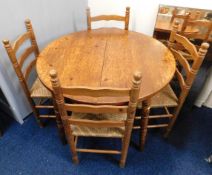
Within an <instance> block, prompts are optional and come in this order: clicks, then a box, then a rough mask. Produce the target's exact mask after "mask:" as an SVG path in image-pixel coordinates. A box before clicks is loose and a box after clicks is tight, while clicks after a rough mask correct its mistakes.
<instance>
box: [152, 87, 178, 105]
mask: <svg viewBox="0 0 212 175" xmlns="http://www.w3.org/2000/svg"><path fill="white" fill-rule="evenodd" d="M177 101H178V99H177V96H176V95H175V93H174V91H173V90H172V88H171V86H170V85H168V86H166V87H165V88H163V90H161V91H160V92H159V93H157V94H155V95H154V96H153V97H152V99H151V107H161V106H166V107H174V106H177V105H178V103H177Z"/></svg>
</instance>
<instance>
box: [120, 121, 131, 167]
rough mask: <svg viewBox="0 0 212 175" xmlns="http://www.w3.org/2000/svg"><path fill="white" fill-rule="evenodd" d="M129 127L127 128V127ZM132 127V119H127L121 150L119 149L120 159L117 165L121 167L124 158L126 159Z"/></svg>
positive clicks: (123, 165)
mask: <svg viewBox="0 0 212 175" xmlns="http://www.w3.org/2000/svg"><path fill="white" fill-rule="evenodd" d="M128 127H129V129H128ZM132 127H133V120H132V119H128V121H127V124H126V128H125V129H126V131H127V132H125V135H124V137H123V138H122V150H121V159H120V162H119V166H120V167H121V168H124V167H125V163H126V159H127V153H128V149H129V144H130V138H131V133H132Z"/></svg>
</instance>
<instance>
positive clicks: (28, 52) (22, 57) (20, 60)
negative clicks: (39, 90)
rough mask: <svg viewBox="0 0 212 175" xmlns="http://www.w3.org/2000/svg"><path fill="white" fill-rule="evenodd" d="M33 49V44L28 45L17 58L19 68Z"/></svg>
mask: <svg viewBox="0 0 212 175" xmlns="http://www.w3.org/2000/svg"><path fill="white" fill-rule="evenodd" d="M34 51H35V47H34V46H30V47H29V48H27V49H26V50H25V51H24V52H23V53H22V54H21V56H20V57H19V58H18V63H19V65H20V68H21V69H22V67H23V64H24V62H25V60H26V59H27V58H28V56H29V55H31V54H32V53H34Z"/></svg>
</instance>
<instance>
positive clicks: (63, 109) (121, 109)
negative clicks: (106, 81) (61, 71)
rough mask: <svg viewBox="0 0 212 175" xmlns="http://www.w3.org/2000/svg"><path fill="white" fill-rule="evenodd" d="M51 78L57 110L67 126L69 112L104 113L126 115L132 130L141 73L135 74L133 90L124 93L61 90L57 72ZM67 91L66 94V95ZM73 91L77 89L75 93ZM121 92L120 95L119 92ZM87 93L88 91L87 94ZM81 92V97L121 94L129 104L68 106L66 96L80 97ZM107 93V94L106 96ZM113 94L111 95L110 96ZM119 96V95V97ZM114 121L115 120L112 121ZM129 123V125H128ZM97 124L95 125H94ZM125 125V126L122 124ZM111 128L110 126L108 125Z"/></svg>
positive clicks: (126, 124) (78, 123)
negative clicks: (127, 98)
mask: <svg viewBox="0 0 212 175" xmlns="http://www.w3.org/2000/svg"><path fill="white" fill-rule="evenodd" d="M50 77H51V83H52V87H53V94H54V97H55V103H56V104H57V108H58V110H59V113H60V115H61V117H62V119H63V121H64V122H65V123H66V124H67V122H68V121H67V116H68V115H67V114H68V111H72V112H75V113H93V114H104V113H126V115H127V118H126V120H125V127H129V129H132V123H133V120H134V117H135V110H136V106H137V101H138V97H139V91H140V84H141V75H140V73H136V74H134V78H133V85H132V88H131V89H130V90H129V89H127V90H126V89H124V90H123V91H122V90H121V89H115V90H114V89H105V88H103V89H91V88H82V87H80V88H79V90H76V89H77V88H70V90H68V88H67V87H66V88H64V87H63V88H61V86H60V82H59V80H58V76H57V72H56V71H55V70H51V71H50ZM64 89H65V93H64ZM73 89H75V90H74V91H73ZM118 90H120V93H119V92H117V91H118ZM86 91H88V92H87V93H86ZM80 92H83V93H82V94H81V95H82V96H84V95H85V94H86V95H92V96H94V97H96V96H97V97H99V96H101V97H105V96H106V97H108V96H109V97H111V96H120V95H121V94H122V95H124V96H126V95H128V97H129V103H128V106H124V105H123V106H118V105H88V104H70V103H69V104H68V103H66V102H65V100H64V96H69V97H70V96H71V94H74V95H76V94H77V95H80ZM94 93H97V95H93V94H94ZM104 93H105V94H104ZM110 93H111V94H110ZM117 94H118V95H117ZM83 120H84V119H79V120H78V121H75V123H74V124H75V125H80V124H81V122H82V121H83ZM111 121H114V122H115V120H112V119H111ZM97 122H98V123H100V124H101V125H102V126H103V124H105V121H101V120H98V121H97ZM126 122H127V123H126ZM93 124H95V123H93ZM122 125H123V124H122ZM108 126H110V125H108Z"/></svg>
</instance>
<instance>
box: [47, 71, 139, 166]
mask: <svg viewBox="0 0 212 175" xmlns="http://www.w3.org/2000/svg"><path fill="white" fill-rule="evenodd" d="M50 77H51V82H52V88H53V93H54V97H55V101H56V104H57V108H58V110H59V113H60V115H61V118H62V122H63V125H64V129H65V134H66V138H67V141H68V143H69V145H70V150H71V152H72V160H73V163H78V156H77V152H90V153H105V154H121V159H120V163H119V164H120V167H124V166H125V162H126V158H127V152H128V147H129V142H130V137H131V131H132V127H133V121H134V116H135V110H136V105H137V100H138V96H139V91H140V84H141V74H140V73H139V72H137V73H135V74H134V76H133V80H132V88H131V89H130V88H129V89H128V88H126V89H120V88H116V89H114V88H98V89H96V88H89V87H61V86H60V82H59V79H58V76H57V72H56V71H55V70H51V71H50ZM73 95H74V96H91V97H120V96H123V97H129V104H128V105H125V106H124V105H122V106H120V105H90V104H76V103H75V104H73V103H72V104H70V103H67V102H65V101H64V97H66V98H68V97H70V96H73ZM68 112H72V114H71V115H70V116H68ZM78 137H105V138H120V139H122V149H121V151H119V150H102V149H83V148H77V140H78Z"/></svg>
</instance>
